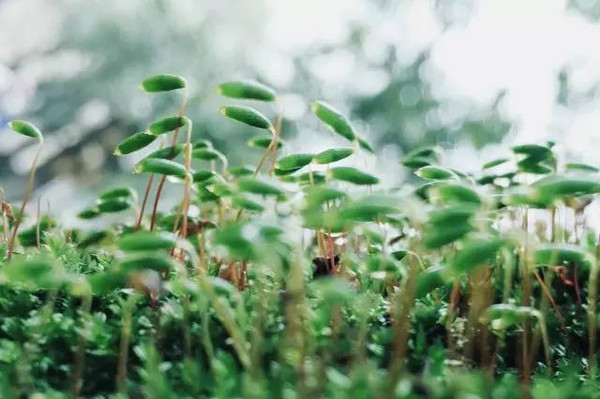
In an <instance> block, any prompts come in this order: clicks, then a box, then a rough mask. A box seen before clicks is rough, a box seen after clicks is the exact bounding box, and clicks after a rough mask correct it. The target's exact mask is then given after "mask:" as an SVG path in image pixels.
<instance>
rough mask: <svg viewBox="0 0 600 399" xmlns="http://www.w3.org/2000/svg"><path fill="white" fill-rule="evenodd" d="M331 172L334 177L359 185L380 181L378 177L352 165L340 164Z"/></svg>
mask: <svg viewBox="0 0 600 399" xmlns="http://www.w3.org/2000/svg"><path fill="white" fill-rule="evenodd" d="M329 173H330V174H331V177H332V178H333V179H336V180H341V181H345V182H348V183H353V184H358V185H373V184H377V183H379V179H378V178H377V177H375V176H373V175H370V174H368V173H365V172H363V171H361V170H358V169H356V168H352V167H346V166H338V167H336V168H332V169H331V170H330V171H329Z"/></svg>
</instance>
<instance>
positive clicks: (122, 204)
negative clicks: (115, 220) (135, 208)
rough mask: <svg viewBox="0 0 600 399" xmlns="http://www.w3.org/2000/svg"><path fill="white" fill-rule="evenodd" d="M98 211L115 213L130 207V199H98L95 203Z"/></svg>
mask: <svg viewBox="0 0 600 399" xmlns="http://www.w3.org/2000/svg"><path fill="white" fill-rule="evenodd" d="M96 206H97V207H98V210H99V211H100V213H116V212H121V211H124V210H127V209H130V208H131V201H130V199H129V198H123V197H118V198H112V199H107V200H100V201H99V202H98V204H97V205H96Z"/></svg>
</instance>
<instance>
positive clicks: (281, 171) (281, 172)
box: [273, 168, 302, 176]
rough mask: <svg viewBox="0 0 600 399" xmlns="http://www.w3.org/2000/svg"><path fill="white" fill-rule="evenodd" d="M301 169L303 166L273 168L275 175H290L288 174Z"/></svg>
mask: <svg viewBox="0 0 600 399" xmlns="http://www.w3.org/2000/svg"><path fill="white" fill-rule="evenodd" d="M300 169H302V168H294V169H279V168H275V169H273V174H274V175H275V176H288V175H291V174H293V173H296V172H297V171H299V170H300Z"/></svg>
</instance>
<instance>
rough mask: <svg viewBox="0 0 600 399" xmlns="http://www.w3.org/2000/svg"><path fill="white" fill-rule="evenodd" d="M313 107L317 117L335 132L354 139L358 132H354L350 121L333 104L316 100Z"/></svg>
mask: <svg viewBox="0 0 600 399" xmlns="http://www.w3.org/2000/svg"><path fill="white" fill-rule="evenodd" d="M311 108H312V110H313V112H314V113H315V115H316V116H317V118H319V119H320V120H321V122H323V123H325V124H326V125H327V126H329V127H330V128H331V129H332V130H333V131H334V132H336V133H337V134H339V135H340V136H342V137H344V138H346V139H347V140H349V141H354V139H355V138H356V134H355V133H354V128H353V127H352V125H351V124H350V121H349V120H348V118H346V117H345V116H344V115H342V114H341V113H340V112H339V111H338V110H336V109H335V108H334V107H333V106H332V105H331V104H328V103H326V102H324V101H314V102H313V103H312V104H311Z"/></svg>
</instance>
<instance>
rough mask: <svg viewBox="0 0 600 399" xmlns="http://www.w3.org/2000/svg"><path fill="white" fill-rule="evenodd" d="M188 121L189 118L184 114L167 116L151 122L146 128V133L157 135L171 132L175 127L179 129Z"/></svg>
mask: <svg viewBox="0 0 600 399" xmlns="http://www.w3.org/2000/svg"><path fill="white" fill-rule="evenodd" d="M188 123H189V119H188V118H186V117H185V116H169V117H167V118H163V119H160V120H158V121H156V122H154V123H152V124H151V125H150V127H149V128H148V130H146V134H148V135H152V136H159V135H161V134H165V133H169V132H172V131H173V130H175V129H179V128H180V127H182V126H184V125H186V124H188Z"/></svg>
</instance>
